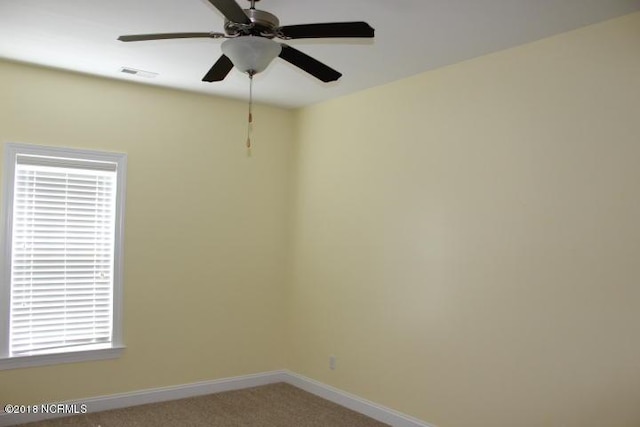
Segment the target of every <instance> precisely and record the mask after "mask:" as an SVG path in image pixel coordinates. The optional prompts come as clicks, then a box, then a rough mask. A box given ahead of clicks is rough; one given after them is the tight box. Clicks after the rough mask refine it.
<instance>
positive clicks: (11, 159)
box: [0, 143, 127, 370]
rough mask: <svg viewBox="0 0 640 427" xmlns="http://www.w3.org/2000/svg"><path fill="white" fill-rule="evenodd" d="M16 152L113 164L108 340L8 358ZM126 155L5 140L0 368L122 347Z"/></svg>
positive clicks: (106, 353)
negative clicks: (96, 344) (110, 324)
mask: <svg viewBox="0 0 640 427" xmlns="http://www.w3.org/2000/svg"><path fill="white" fill-rule="evenodd" d="M19 155H34V156H46V157H57V158H63V159H78V160H84V161H87V160H88V161H102V162H113V163H116V165H117V166H116V179H117V187H116V218H115V242H114V260H113V261H114V271H113V313H112V315H113V331H112V341H111V343H109V344H107V345H101V346H99V348H96V349H87V348H82V349H80V350H76V351H65V352H60V353H47V354H36V355H20V356H14V357H10V354H9V325H10V304H11V301H10V300H11V259H12V253H11V252H12V229H13V202H14V180H15V165H16V160H17V157H18V156H19ZM126 169H127V155H126V154H124V153H110V152H102V151H93V150H80V149H71V148H61V147H47V146H40V145H31V144H20V143H6V144H5V147H4V164H3V177H2V184H3V185H2V209H1V211H0V218H1V219H2V225H1V227H0V237H2V240H1V241H2V245H3V247H2V248H0V250H1V251H2V253H1V255H2V256H1V257H0V272H1V273H0V370H4V369H14V368H24V367H30V366H41V365H52V364H58V363H71V362H84V361H88V360H102V359H113V358H117V357H120V356H121V355H122V352H123V350H124V348H125V346H124V343H123V340H122V338H123V337H122V278H123V261H124V248H123V242H124V212H125V206H124V205H125V190H126V185H125V183H126Z"/></svg>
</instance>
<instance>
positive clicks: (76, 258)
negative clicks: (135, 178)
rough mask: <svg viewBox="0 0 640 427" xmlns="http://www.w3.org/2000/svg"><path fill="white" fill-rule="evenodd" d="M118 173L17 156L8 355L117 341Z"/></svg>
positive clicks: (103, 166)
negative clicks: (115, 321)
mask: <svg viewBox="0 0 640 427" xmlns="http://www.w3.org/2000/svg"><path fill="white" fill-rule="evenodd" d="M116 168H117V164H116V163H112V162H100V161H87V160H78V159H65V158H52V157H45V156H31V155H18V156H17V159H16V165H15V181H14V203H13V231H12V233H13V235H12V252H11V253H12V257H11V302H10V327H9V356H19V355H29V354H41V353H48V352H64V351H71V350H73V349H76V348H80V346H88V345H95V344H106V343H110V342H111V340H112V334H113V303H114V301H113V289H114V287H113V279H114V277H113V276H114V238H115V236H114V235H115V231H114V223H115V217H116V190H117V176H116Z"/></svg>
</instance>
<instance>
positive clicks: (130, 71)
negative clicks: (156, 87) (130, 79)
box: [120, 67, 158, 79]
mask: <svg viewBox="0 0 640 427" xmlns="http://www.w3.org/2000/svg"><path fill="white" fill-rule="evenodd" d="M120 72H121V73H124V74H131V75H134V76H139V77H146V78H148V79H152V78H154V77H157V76H158V73H152V72H151V71H144V70H136V69H135V68H129V67H122V68H120Z"/></svg>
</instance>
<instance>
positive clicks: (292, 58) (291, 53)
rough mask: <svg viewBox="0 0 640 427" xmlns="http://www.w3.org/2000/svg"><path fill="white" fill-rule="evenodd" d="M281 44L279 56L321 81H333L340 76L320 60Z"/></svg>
mask: <svg viewBox="0 0 640 427" xmlns="http://www.w3.org/2000/svg"><path fill="white" fill-rule="evenodd" d="M280 44H281V45H282V51H281V52H280V58H282V59H284V60H285V61H287V62H289V63H291V64H293V65H295V66H296V67H298V68H300V69H301V70H303V71H306V72H307V73H309V74H311V75H312V76H314V77H316V78H318V79H320V80H322V81H323V82H325V83H327V82H333V81H336V80H338V79H339V78H340V76H342V74H341V73H339V72H337V71H336V70H334V69H333V68H331V67H328V66H326V65H324V64H323V63H322V62H320V61H318V60H316V59H313V58H312V57H310V56H309V55H307V54H306V53H302V52H300V51H299V50H297V49H294V48H292V47H291V46H287V45H286V44H284V43H280Z"/></svg>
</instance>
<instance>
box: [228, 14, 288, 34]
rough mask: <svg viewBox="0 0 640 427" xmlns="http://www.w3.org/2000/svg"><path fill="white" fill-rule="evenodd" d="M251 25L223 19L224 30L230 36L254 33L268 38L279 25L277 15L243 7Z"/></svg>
mask: <svg viewBox="0 0 640 427" xmlns="http://www.w3.org/2000/svg"><path fill="white" fill-rule="evenodd" d="M244 13H245V14H246V15H247V17H248V18H249V20H250V21H251V25H246V24H239V23H237V22H231V21H229V20H225V22H224V30H225V32H226V33H227V34H228V35H230V36H236V35H237V36H240V35H249V34H251V35H255V36H263V37H268V38H273V37H275V33H274V30H275V29H276V28H278V27H279V26H280V21H279V20H278V17H277V16H275V15H274V14H272V13H269V12H265V11H264V10H258V9H244Z"/></svg>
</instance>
